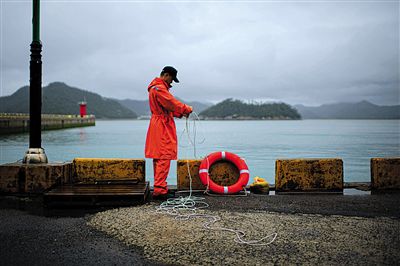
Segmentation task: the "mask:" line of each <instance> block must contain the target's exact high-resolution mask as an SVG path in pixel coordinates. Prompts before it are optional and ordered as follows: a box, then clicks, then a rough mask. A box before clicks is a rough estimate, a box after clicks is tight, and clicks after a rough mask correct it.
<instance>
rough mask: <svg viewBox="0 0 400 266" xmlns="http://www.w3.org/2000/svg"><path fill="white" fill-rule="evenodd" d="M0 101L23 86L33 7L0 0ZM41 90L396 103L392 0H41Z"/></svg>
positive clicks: (396, 56) (396, 28)
mask: <svg viewBox="0 0 400 266" xmlns="http://www.w3.org/2000/svg"><path fill="white" fill-rule="evenodd" d="M0 1H1V4H0V7H1V82H0V85H1V96H5V95H9V94H12V93H13V92H15V91H16V90H17V89H18V88H20V87H21V86H24V85H28V84H29V55H30V51H29V45H30V43H31V40H32V34H31V27H32V25H31V17H32V10H31V9H32V7H31V1H18V0H0ZM41 40H42V43H43V53H42V54H43V85H44V86H45V85H47V84H48V83H50V82H54V81H62V82H65V83H67V84H68V85H71V86H74V87H79V88H82V89H85V90H89V91H92V92H96V93H99V94H101V95H102V96H105V97H112V98H118V99H124V98H131V99H146V98H147V85H148V83H149V82H150V81H151V80H152V79H153V78H154V77H156V76H158V75H159V73H160V71H161V69H162V67H163V66H165V65H172V66H175V67H176V68H177V69H178V78H179V79H180V81H181V83H180V84H176V85H174V87H173V88H172V90H171V91H172V93H173V94H174V95H176V96H179V97H181V98H182V99H185V100H191V101H192V100H197V101H212V102H217V101H220V100H223V99H225V98H228V97H232V98H239V99H246V100H273V101H283V102H287V103H289V104H306V105H319V104H324V103H333V102H340V101H345V102H355V101H361V100H369V101H371V102H373V103H376V104H385V105H391V104H399V103H400V98H399V90H400V88H399V85H400V82H399V61H400V58H399V2H398V1H386V2H384V1H376V2H374V1H344V2H342V1H303V2H302V1H286V2H280V1H258V2H257V1H256V2H255V1H253V2H245V1H240V2H235V1H220V2H212V1H208V2H190V1H185V2H179V1H169V2H163V1H151V2H148V1H111V0H110V1H94V0H93V1H90V0H85V1H55V0H53V1H51V0H48V1H43V0H42V7H41Z"/></svg>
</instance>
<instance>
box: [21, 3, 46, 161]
mask: <svg viewBox="0 0 400 266" xmlns="http://www.w3.org/2000/svg"><path fill="white" fill-rule="evenodd" d="M32 3H33V6H32V11H33V16H32V43H31V61H30V65H29V69H30V80H29V149H28V151H27V152H26V154H25V157H24V159H23V162H24V163H47V156H46V154H45V152H44V149H43V148H42V128H41V126H42V116H41V115H42V54H41V52H42V42H41V41H40V0H33V1H32Z"/></svg>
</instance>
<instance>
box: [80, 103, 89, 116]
mask: <svg viewBox="0 0 400 266" xmlns="http://www.w3.org/2000/svg"><path fill="white" fill-rule="evenodd" d="M86 105H87V102H86V101H83V102H80V103H79V114H80V115H81V117H85V116H86Z"/></svg>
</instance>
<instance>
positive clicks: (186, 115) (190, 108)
mask: <svg viewBox="0 0 400 266" xmlns="http://www.w3.org/2000/svg"><path fill="white" fill-rule="evenodd" d="M188 107H189V110H188V112H187V113H186V114H184V115H183V116H184V117H189V115H190V114H191V113H192V112H193V107H192V106H190V105H188Z"/></svg>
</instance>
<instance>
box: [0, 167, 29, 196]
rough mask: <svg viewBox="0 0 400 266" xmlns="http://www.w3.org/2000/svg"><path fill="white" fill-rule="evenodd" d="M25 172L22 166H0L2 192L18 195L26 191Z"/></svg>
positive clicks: (0, 189) (0, 188)
mask: <svg viewBox="0 0 400 266" xmlns="http://www.w3.org/2000/svg"><path fill="white" fill-rule="evenodd" d="M24 185H25V171H24V169H23V168H22V167H21V164H18V163H12V164H11V163H10V164H3V165H0V192H3V193H17V192H20V190H21V187H22V190H23V189H24Z"/></svg>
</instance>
